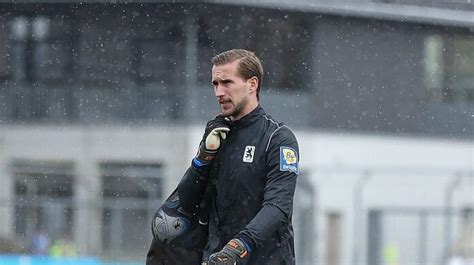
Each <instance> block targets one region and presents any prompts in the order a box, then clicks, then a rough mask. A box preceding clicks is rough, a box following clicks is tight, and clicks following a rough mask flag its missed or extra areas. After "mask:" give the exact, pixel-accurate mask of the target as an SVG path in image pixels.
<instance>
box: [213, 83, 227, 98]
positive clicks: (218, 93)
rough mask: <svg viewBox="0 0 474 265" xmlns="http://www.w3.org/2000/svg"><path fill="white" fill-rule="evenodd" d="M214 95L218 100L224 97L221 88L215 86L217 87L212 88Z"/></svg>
mask: <svg viewBox="0 0 474 265" xmlns="http://www.w3.org/2000/svg"><path fill="white" fill-rule="evenodd" d="M214 94H216V97H218V98H219V97H222V96H224V95H225V93H224V89H222V86H221V85H217V86H216V87H215V88H214Z"/></svg>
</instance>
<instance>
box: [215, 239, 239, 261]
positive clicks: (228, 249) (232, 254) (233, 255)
mask: <svg viewBox="0 0 474 265" xmlns="http://www.w3.org/2000/svg"><path fill="white" fill-rule="evenodd" d="M247 255H248V251H247V248H246V246H245V243H244V242H243V241H242V240H240V239H237V238H234V239H231V240H230V241H229V243H227V244H226V245H225V246H224V248H222V250H221V251H219V252H216V253H214V254H212V255H211V256H210V257H209V265H235V264H237V262H238V261H240V260H242V259H243V258H245V257H246V256H247Z"/></svg>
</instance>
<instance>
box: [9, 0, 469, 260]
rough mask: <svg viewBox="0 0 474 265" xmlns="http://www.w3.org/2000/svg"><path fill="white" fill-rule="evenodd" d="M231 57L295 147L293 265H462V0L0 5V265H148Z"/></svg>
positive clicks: (69, 0)
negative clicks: (248, 59)
mask: <svg viewBox="0 0 474 265" xmlns="http://www.w3.org/2000/svg"><path fill="white" fill-rule="evenodd" d="M232 48H246V49H250V50H253V51H255V52H256V54H257V55H258V56H259V57H261V59H262V61H263V65H264V70H265V77H264V80H263V88H262V91H261V96H260V98H261V105H262V106H263V108H264V109H265V110H266V111H267V112H269V113H270V114H272V116H273V117H275V118H276V119H278V120H281V121H284V122H285V123H286V124H287V125H289V126H290V127H291V128H292V129H293V131H294V132H295V134H296V136H297V138H298V140H299V144H300V155H301V162H300V171H301V173H300V175H299V179H298V187H297V192H296V195H295V196H296V199H295V202H294V207H295V210H294V216H293V223H294V227H295V238H296V239H295V240H296V255H297V264H300V265H313V264H324V265H359V264H367V265H379V264H386V265H402V264H403V265H424V264H430V265H431V264H433V265H448V264H449V265H455V264H456V265H464V264H473V263H472V262H474V176H473V168H474V166H473V165H474V154H473V153H474V142H473V140H474V4H472V3H471V1H470V0H459V1H449V2H448V1H445V2H439V1H434V0H419V1H409V0H337V1H320V0H293V1H288V0H280V1H279V0H273V1H264V0H261V1H256V0H255V1H245V0H241V1H238V0H235V1H151V0H147V1H130V2H127V1H122V0H114V1H107V0H103V1H95V0H90V1H89V0H86V1H76V0H63V1H52V0H44V1H43V0H38V1H28V0H18V1H10V0H9V1H0V209H1V214H0V253H1V254H0V264H2V265H3V264H6V265H7V264H8V265H12V264H15V265H16V264H22V265H38V264H41V265H43V264H70V265H74V264H90V265H96V264H97V265H100V264H118V265H125V264H127V265H131V264H134V265H135V264H144V261H145V255H146V252H147V250H148V247H149V244H150V242H151V217H152V216H153V214H154V212H155V211H156V209H157V208H158V207H159V206H160V205H161V202H162V201H163V200H164V199H165V198H166V197H167V196H168V195H169V194H170V192H171V191H172V190H173V189H174V188H175V187H176V185H177V183H178V182H179V180H180V178H181V177H182V175H183V174H184V172H185V170H186V168H187V167H188V166H189V165H190V161H191V159H192V157H193V156H194V154H195V152H196V148H197V145H198V143H199V140H200V138H201V135H202V132H203V130H204V125H205V122H206V121H207V120H208V119H209V118H212V117H213V116H214V115H215V114H216V113H217V112H218V106H217V104H216V102H215V101H216V100H215V97H214V95H213V90H212V87H211V84H210V67H211V65H210V59H211V57H212V56H213V55H215V54H217V53H219V52H222V51H224V50H227V49H232ZM463 262H464V263H463ZM469 262H471V263H469Z"/></svg>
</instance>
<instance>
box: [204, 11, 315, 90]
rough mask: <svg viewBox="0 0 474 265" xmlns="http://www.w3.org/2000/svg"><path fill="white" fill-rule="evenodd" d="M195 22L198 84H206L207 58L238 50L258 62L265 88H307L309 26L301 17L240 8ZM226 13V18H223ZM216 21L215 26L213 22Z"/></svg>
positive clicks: (309, 49)
mask: <svg viewBox="0 0 474 265" xmlns="http://www.w3.org/2000/svg"><path fill="white" fill-rule="evenodd" d="M215 12H216V14H212V16H207V17H201V18H200V20H199V26H200V29H199V34H198V37H199V49H200V50H199V53H200V55H199V60H198V61H199V68H200V71H199V76H198V78H199V81H200V83H201V84H203V85H208V84H210V79H211V77H210V71H211V65H210V60H211V57H212V56H214V55H216V54H217V53H220V52H222V51H224V50H228V49H234V48H236V47H242V48H246V49H249V50H252V51H254V52H255V53H256V55H257V56H258V57H259V58H260V59H261V60H262V64H263V69H264V77H263V84H264V87H265V88H266V89H272V88H273V89H277V90H278V91H291V90H305V89H308V87H307V86H309V85H310V84H309V82H307V80H308V78H309V77H310V75H311V65H312V57H311V50H312V46H311V45H308V42H310V41H311V39H312V36H311V32H312V27H313V26H312V24H311V23H310V22H309V19H307V18H306V17H305V16H304V15H303V14H300V15H294V14H292V15H288V14H287V13H284V12H275V11H262V10H258V13H257V10H255V9H251V8H248V9H247V8H241V9H238V10H234V11H232V10H229V9H226V10H225V12H222V13H219V12H218V11H215ZM223 14H227V15H223ZM215 21H219V23H215Z"/></svg>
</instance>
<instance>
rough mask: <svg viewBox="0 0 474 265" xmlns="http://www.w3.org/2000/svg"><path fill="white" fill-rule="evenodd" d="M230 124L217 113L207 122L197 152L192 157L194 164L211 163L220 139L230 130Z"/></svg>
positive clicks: (228, 120)
mask: <svg viewBox="0 0 474 265" xmlns="http://www.w3.org/2000/svg"><path fill="white" fill-rule="evenodd" d="M230 124H231V123H230V119H229V118H226V117H224V116H222V115H217V116H216V117H215V118H214V119H213V120H210V121H208V122H207V124H206V130H205V131H204V135H203V137H202V140H201V143H200V144H199V151H198V154H197V155H196V158H195V159H194V164H195V165H196V166H198V167H200V166H206V165H209V164H211V163H212V161H213V160H214V157H215V156H216V153H217V150H218V149H219V147H220V146H221V141H222V140H225V138H226V136H227V133H228V132H229V131H230ZM196 160H197V161H196Z"/></svg>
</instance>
